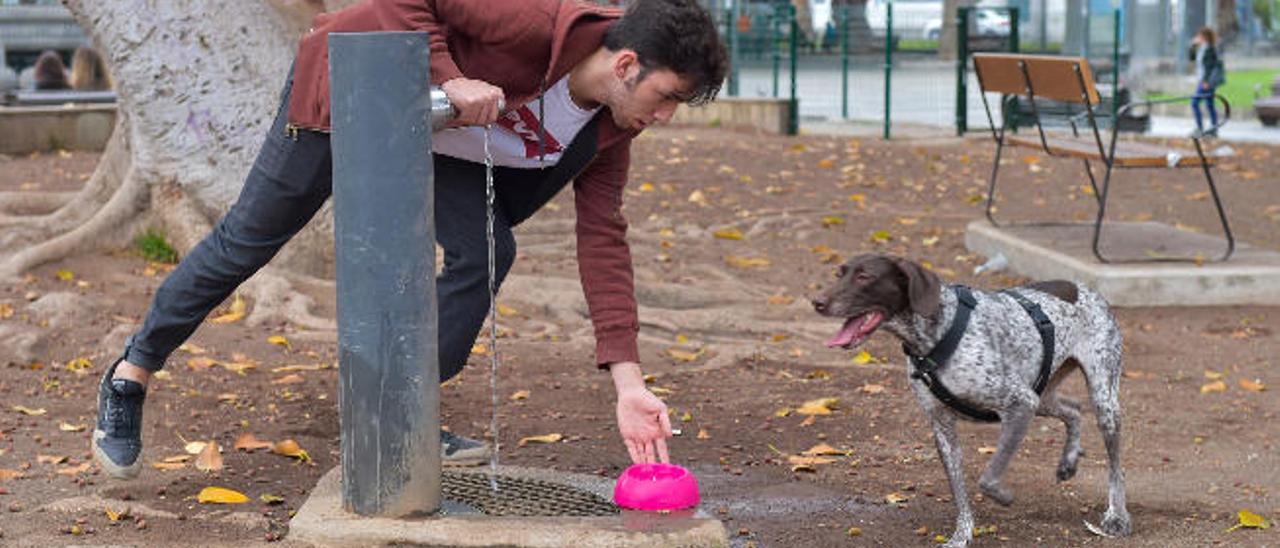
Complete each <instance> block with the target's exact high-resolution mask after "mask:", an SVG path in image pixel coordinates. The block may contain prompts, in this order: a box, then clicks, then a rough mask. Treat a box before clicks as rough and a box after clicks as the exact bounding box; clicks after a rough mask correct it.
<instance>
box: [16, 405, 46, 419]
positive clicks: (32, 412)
mask: <svg viewBox="0 0 1280 548" xmlns="http://www.w3.org/2000/svg"><path fill="white" fill-rule="evenodd" d="M13 410H14V411H17V412H19V413H22V414H23V415H27V416H31V417H39V416H40V415H43V414H45V413H48V412H49V411H48V410H47V409H45V408H43V407H41V408H39V409H32V408H30V407H27V406H25V405H15V406H13Z"/></svg>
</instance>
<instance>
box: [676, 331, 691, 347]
mask: <svg viewBox="0 0 1280 548" xmlns="http://www.w3.org/2000/svg"><path fill="white" fill-rule="evenodd" d="M676 344H689V336H688V335H685V334H683V333H677V334H676Z"/></svg>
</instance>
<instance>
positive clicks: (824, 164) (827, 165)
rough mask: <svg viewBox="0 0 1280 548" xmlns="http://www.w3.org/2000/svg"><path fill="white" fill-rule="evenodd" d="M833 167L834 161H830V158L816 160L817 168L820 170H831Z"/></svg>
mask: <svg viewBox="0 0 1280 548" xmlns="http://www.w3.org/2000/svg"><path fill="white" fill-rule="evenodd" d="M835 165H836V162H835V160H832V159H831V158H823V159H821V160H818V167H820V168H822V169H831V168H833V167H835Z"/></svg>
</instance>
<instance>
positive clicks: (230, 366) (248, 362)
mask: <svg viewBox="0 0 1280 548" xmlns="http://www.w3.org/2000/svg"><path fill="white" fill-rule="evenodd" d="M218 365H221V366H222V368H223V369H226V370H227V371H231V372H233V373H236V374H239V375H243V374H244V373H245V371H248V370H250V369H257V368H258V362H257V361H256V360H254V359H253V358H250V357H248V356H246V355H244V354H241V353H239V352H235V353H233V354H231V361H229V362H221V363H219V364H218Z"/></svg>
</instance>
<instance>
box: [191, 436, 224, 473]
mask: <svg viewBox="0 0 1280 548" xmlns="http://www.w3.org/2000/svg"><path fill="white" fill-rule="evenodd" d="M218 449H219V447H218V443H217V442H214V441H210V442H209V443H206V444H205V446H204V450H202V451H200V454H199V455H198V456H196V470H199V471H201V472H217V471H218V470H221V469H222V453H220V452H218Z"/></svg>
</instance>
